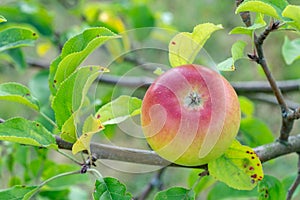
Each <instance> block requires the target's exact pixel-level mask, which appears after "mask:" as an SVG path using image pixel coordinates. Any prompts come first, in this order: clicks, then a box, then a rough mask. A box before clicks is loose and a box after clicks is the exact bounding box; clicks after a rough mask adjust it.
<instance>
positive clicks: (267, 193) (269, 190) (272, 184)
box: [258, 176, 286, 200]
mask: <svg viewBox="0 0 300 200" xmlns="http://www.w3.org/2000/svg"><path fill="white" fill-rule="evenodd" d="M258 193H259V200H272V199H285V197H286V196H285V191H284V187H283V185H282V183H281V182H280V181H279V180H278V179H277V178H275V177H273V176H265V178H264V179H263V180H262V181H261V182H260V183H259V184H258Z"/></svg>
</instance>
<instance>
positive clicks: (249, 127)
mask: <svg viewBox="0 0 300 200" xmlns="http://www.w3.org/2000/svg"><path fill="white" fill-rule="evenodd" d="M240 136H241V138H242V141H243V142H244V143H245V144H247V145H249V146H250V147H256V146H260V145H263V144H268V143H271V142H273V141H274V136H273V134H272V131H271V130H270V128H269V127H268V126H267V125H266V124H265V122H263V121H262V120H260V119H257V118H254V117H247V118H244V119H242V120H241V124H240Z"/></svg>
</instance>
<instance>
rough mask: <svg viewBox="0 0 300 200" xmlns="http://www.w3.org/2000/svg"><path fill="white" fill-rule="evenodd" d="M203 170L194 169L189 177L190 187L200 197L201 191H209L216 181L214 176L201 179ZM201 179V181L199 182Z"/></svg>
mask: <svg viewBox="0 0 300 200" xmlns="http://www.w3.org/2000/svg"><path fill="white" fill-rule="evenodd" d="M203 171H204V170H202V169H193V170H192V171H191V172H190V174H189V177H188V180H187V181H188V187H189V188H193V191H194V192H195V194H196V195H198V194H199V193H200V192H201V191H203V190H205V189H207V188H208V187H210V186H211V185H213V184H214V183H215V182H216V180H215V179H214V178H213V177H212V176H204V177H201V178H200V177H199V174H200V173H201V172H203ZM199 178H200V181H198V180H199Z"/></svg>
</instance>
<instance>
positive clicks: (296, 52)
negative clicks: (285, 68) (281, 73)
mask: <svg viewBox="0 0 300 200" xmlns="http://www.w3.org/2000/svg"><path fill="white" fill-rule="evenodd" d="M281 52H282V55H283V58H284V61H285V62H286V64H288V65H290V64H292V63H293V62H294V61H295V60H298V59H300V39H295V40H292V41H291V40H289V38H288V37H285V38H284V43H283V46H282V49H281Z"/></svg>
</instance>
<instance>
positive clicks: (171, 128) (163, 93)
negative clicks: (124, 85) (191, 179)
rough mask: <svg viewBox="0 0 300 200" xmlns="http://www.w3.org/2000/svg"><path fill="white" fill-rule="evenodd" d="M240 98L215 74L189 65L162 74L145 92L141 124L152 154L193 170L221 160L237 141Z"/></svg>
mask: <svg viewBox="0 0 300 200" xmlns="http://www.w3.org/2000/svg"><path fill="white" fill-rule="evenodd" d="M240 120H241V113H240V106H239V101H238V97H237V95H236V93H235V91H234V89H233V88H232V86H231V85H230V84H229V82H228V81H227V80H226V79H225V78H224V77H223V76H221V75H220V74H218V73H217V72H215V71H213V70H211V69H209V68H207V67H203V66H199V65H194V64H188V65H183V66H179V67H175V68H172V69H170V70H168V71H167V72H165V73H164V74H162V75H161V76H160V77H158V79H157V80H156V81H155V82H154V83H153V84H151V86H150V87H149V89H148V90H147V92H146V94H145V96H144V99H143V103H142V109H141V124H142V129H143V132H144V135H145V137H146V140H147V142H148V143H149V145H150V146H151V148H152V149H153V150H154V151H155V152H156V153H157V154H158V155H160V156H161V157H163V158H164V159H166V160H169V161H171V162H173V163H176V164H180V165H185V166H196V165H202V164H205V163H208V162H209V161H211V160H213V159H216V158H217V157H219V156H221V155H222V154H223V153H224V152H225V151H226V149H227V148H228V147H229V146H230V145H231V143H232V141H233V139H234V138H235V136H236V135H237V132H238V129H239V125H240Z"/></svg>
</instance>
